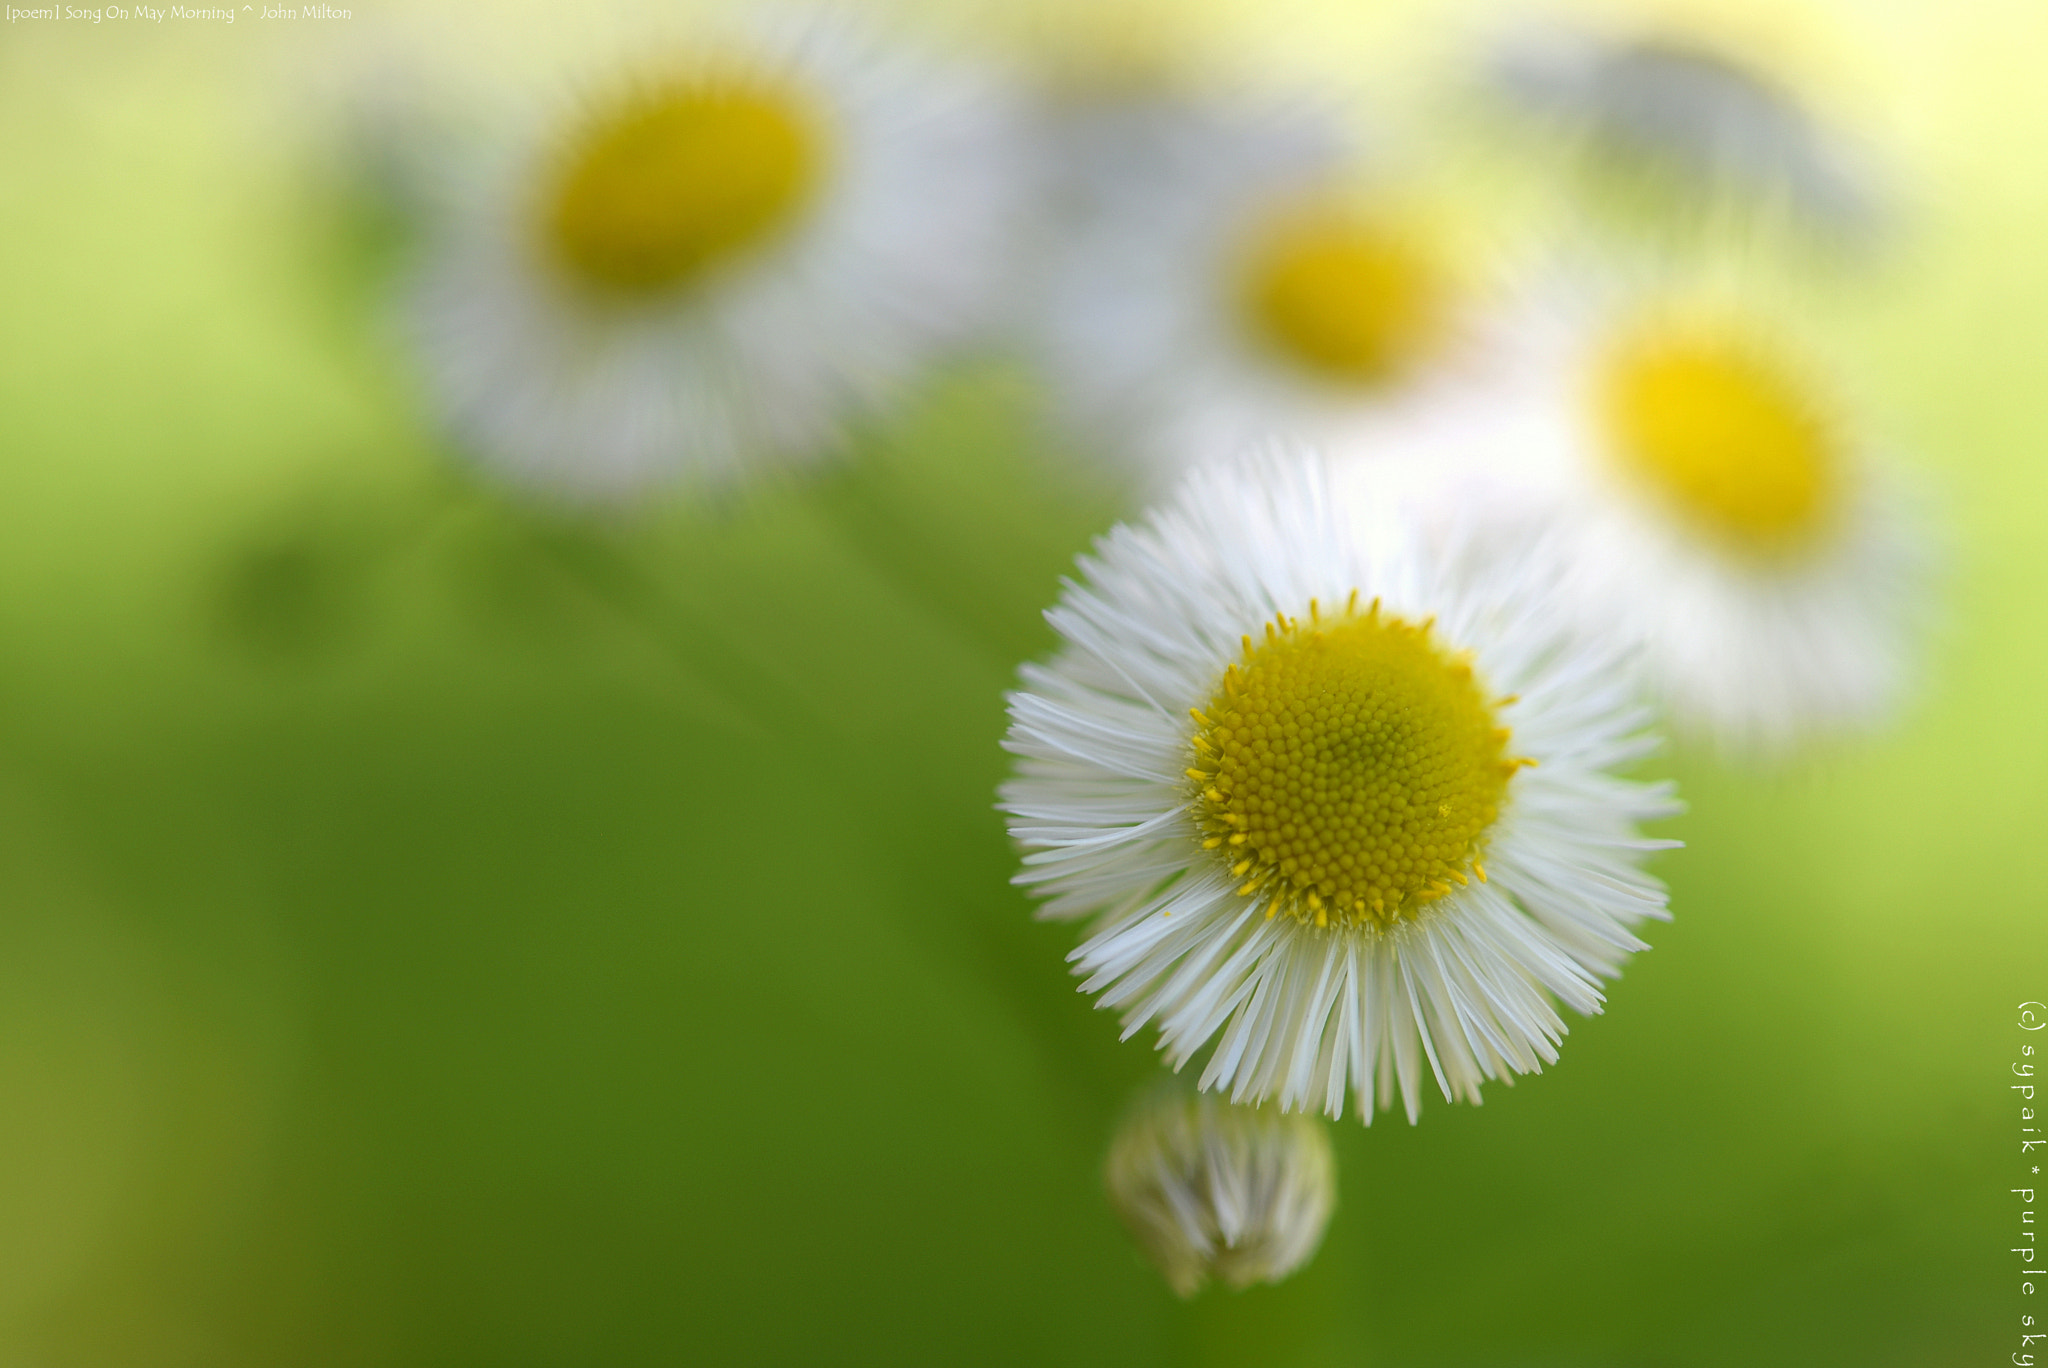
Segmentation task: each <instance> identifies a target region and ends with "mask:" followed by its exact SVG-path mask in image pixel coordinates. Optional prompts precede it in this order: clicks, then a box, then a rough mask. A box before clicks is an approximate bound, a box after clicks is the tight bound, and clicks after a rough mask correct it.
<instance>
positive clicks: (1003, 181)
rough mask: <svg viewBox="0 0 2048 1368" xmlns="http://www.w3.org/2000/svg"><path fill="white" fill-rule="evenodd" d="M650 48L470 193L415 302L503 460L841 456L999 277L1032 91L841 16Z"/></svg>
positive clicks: (460, 416) (458, 412)
mask: <svg viewBox="0 0 2048 1368" xmlns="http://www.w3.org/2000/svg"><path fill="white" fill-rule="evenodd" d="M649 48H650V50H649V51H647V52H646V53H645V54H644V55H643V56H641V57H639V58H637V59H636V60H635V61H634V62H633V63H632V64H631V65H630V66H629V67H628V68H626V69H624V70H621V71H619V72H617V73H615V74H614V75H613V76H612V77H611V78H610V79H599V80H592V81H588V82H586V83H585V88H584V91H583V98H582V99H580V100H578V101H575V102H567V101H565V102H562V103H560V104H557V105H554V106H551V107H549V108H546V109H544V110H541V111H539V113H538V114H537V115H536V116H535V117H534V118H532V119H531V120H530V123H529V126H527V127H525V128H524V129H523V130H522V132H521V133H520V134H519V135H518V136H516V137H514V138H512V139H511V140H510V141H509V144H508V145H507V146H505V147H504V148H503V149H501V153H500V155H498V156H497V157H496V158H495V159H493V160H491V161H490V162H489V163H488V164H487V165H485V166H483V167H482V169H481V170H479V171H478V172H477V174H475V175H473V176H470V177H468V178H467V179H465V180H463V181H462V182H461V183H460V184H459V185H457V186H456V187H455V189H454V191H453V193H452V194H451V201H452V202H451V204H450V205H449V209H448V213H447V215H446V221H445V223H444V224H443V225H442V231H441V233H440V240H439V242H438V244H437V245H436V247H435V249H434V251H433V252H432V254H431V258H430V260H429V261H428V262H427V263H426V265H425V268H424V269H423V271H422V272H421V274H420V278H419V280H418V281H417V288H416V290H415V292H414V299H413V309H412V316H413V323H414V332H415V334H416V337H417V342H418V346H419V351H420V354H421V356H422V359H423V361H424V367H425V371H426V379H427V382H428V385H429V389H430V391H431V398H432V400H433V401H434V403H435V404H436V405H437V407H438V408H439V410H440V412H441V415H442V417H443V418H444V420H445V421H446V423H447V425H448V426H449V428H450V429H451V430H452V431H453V433H454V434H455V435H456V437H457V438H458V439H459V440H460V442H461V443H462V445H463V446H464V448H465V449H466V450H467V451H468V452H469V453H470V454H471V455H472V456H473V457H474V458H475V459H476V460H477V461H478V462H480V463H481V464H483V465H484V466H486V467H487V468H489V469H490V470H491V471H492V472H493V473H495V474H497V475H500V476H502V477H504V478H506V479H509V480H511V481H513V482H516V483H520V484H524V485H528V486H530V487H532V488H534V489H536V490H539V491H544V492H546V493H549V494H552V495H554V496H557V497H561V498H567V499H570V500H581V501H595V502H601V501H608V500H620V499H624V498H627V497H630V496H632V495H634V494H637V493H639V492H642V491H644V490H645V489H647V488H649V487H650V486H655V485H660V484H667V483H675V482H693V483H697V484H701V485H711V484H718V483H722V482H727V481H730V480H731V479H733V478H734V477H735V476H737V475H739V474H741V473H742V472H743V471H744V470H745V469H747V468H748V467H749V466H752V465H755V464H759V463H782V464H788V463H795V462H802V461H809V460H813V459H815V458H817V457H818V456H820V455H821V454H822V453H824V452H825V451H827V450H828V449H829V448H830V447H831V446H832V444H833V439H834V438H835V436H837V435H838V433H839V432H840V430H841V428H842V426H843V425H844V424H845V423H847V422H848V421H849V420H850V419H853V418H855V417H857V416H860V415H862V414H864V413H866V412H868V411H871V410H872V409H873V408H874V407H875V406H876V405H877V404H879V403H881V402H883V401H885V400H886V399H888V398H889V397H890V396H891V395H892V394H893V393H894V392H895V391H896V390H897V389H898V387H899V386H900V384H901V382H902V381H904V380H905V379H906V377H908V376H909V375H911V374H912V373H913V372H914V371H915V370H916V369H917V368H918V367H919V366H920V365H922V364H923V363H925V362H926V361H928V360H929V359H930V358H931V356H932V354H933V352H934V350H935V348H937V347H938V346H940V345H941V344H943V343H945V342H948V341H950V340H953V339H956V338H958V337H959V336H960V335H961V334H962V332H963V331H964V330H966V329H967V328H969V327H970V326H971V325H974V324H975V323H976V322H977V321H978V320H979V319H980V316H981V311H982V310H984V309H985V308H987V307H988V306H989V305H990V303H991V302H992V297H993V294H994V292H995V290H996V287H997V285H998V283H999V281H1000V275H1001V270H1002V267H1003V264H1004V263H1003V243H1004V238H1005V232H1006V225H1007V224H1008V222H1009V221H1010V220H1011V219H1012V218H1014V216H1015V214H1014V209H1015V206H1016V204H1017V202H1018V196H1019V193H1020V170H1019V168H1020V164H1021V161H1022V159H1021V158H1020V157H1019V155H1018V146H1017V138H1016V133H1015V124H1014V119H1013V111H1012V109H1011V107H1010V105H1009V103H1008V102H1007V100H1006V99H1005V98H1004V97H1003V96H1001V95H1000V93H999V92H998V91H997V90H996V89H995V88H994V87H992V86H990V85H989V84H988V83H986V82H984V81H982V80H980V79H978V78H977V77H975V76H972V75H969V74H966V73H963V72H962V71H957V70H954V69H952V68H950V67H947V66H943V65H940V64H938V63H936V62H934V61H931V60H928V59H926V58H925V57H923V56H922V55H920V54H917V53H914V52H911V51H905V50H901V49H899V48H897V47H895V46H892V45H890V44H888V43H885V42H883V41H881V40H880V39H879V38H877V37H875V36H873V35H871V34H868V33H866V32H865V31H863V30H861V29H858V28H857V27H855V26H854V25H852V24H850V23H848V22H845V21H843V20H839V19H832V20H827V19H824V18H820V17H817V16H810V17H809V21H808V22H805V23H797V22H794V21H789V22H784V23H781V24H779V25H776V24H756V25H753V26H751V27H746V28H734V29H732V30H730V31H727V32H723V33H721V34H720V35H719V36H718V40H717V41H715V42H708V43H699V44H697V45H695V46H691V47H686V48H674V49H661V48H659V47H658V46H656V45H652V44H650V45H649Z"/></svg>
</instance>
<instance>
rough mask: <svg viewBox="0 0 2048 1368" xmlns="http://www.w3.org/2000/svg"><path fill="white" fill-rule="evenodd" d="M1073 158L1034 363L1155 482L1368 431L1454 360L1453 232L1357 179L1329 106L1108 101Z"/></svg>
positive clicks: (1035, 327) (1077, 133)
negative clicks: (1277, 447) (1295, 440)
mask: <svg viewBox="0 0 2048 1368" xmlns="http://www.w3.org/2000/svg"><path fill="white" fill-rule="evenodd" d="M1058 145H1059V150H1060V156H1059V158H1058V164H1059V165H1060V166H1061V167H1062V168H1063V169H1064V173H1065V174H1064V189H1065V196H1064V199H1065V205H1066V214H1067V216H1066V218H1065V220H1064V221H1063V223H1062V225H1061V228H1062V231H1061V234H1060V240H1059V242H1058V243H1057V245H1056V246H1055V248H1054V250H1053V251H1052V252H1051V254H1050V256H1049V259H1048V263H1047V266H1046V279H1045V285H1044V288H1043V289H1042V290H1041V291H1040V292H1039V299H1038V307H1037V309H1036V312H1035V317H1034V318H1033V320H1032V325H1031V326H1032V331H1033V338H1034V343H1035V350H1036V352H1037V354H1038V356H1039V358H1040V361H1041V363H1042V366H1043V368H1044V371H1045V373H1046V375H1047V376H1048V378H1049V379H1050V381H1051V383H1052V387H1053V391H1054V394H1055V396H1056V400H1057V402H1058V404H1059V406H1060V408H1061V409H1062V411H1063V415H1064V417H1065V418H1066V419H1067V420H1068V421H1069V422H1070V423H1071V424H1072V425H1073V426H1074V427H1075V428H1077V429H1078V430H1079V431H1080V432H1082V433H1083V434H1084V435H1086V436H1087V437H1089V438H1092V439H1094V440H1097V441H1100V442H1102V443H1103V444H1104V445H1106V446H1108V447H1109V448H1110V449H1112V450H1113V451H1115V452H1116V453H1117V454H1119V455H1120V456H1124V457H1127V458H1129V459H1130V460H1132V461H1133V463H1134V464H1135V465H1136V466H1137V468H1138V469H1139V471H1140V472H1141V483H1146V484H1149V485H1151V486H1154V487H1157V486H1162V485H1167V486H1170V484H1171V481H1172V480H1173V479H1174V478H1177V477H1178V475H1179V474H1180V473H1181V472H1182V471H1183V470H1184V469H1185V468H1187V467H1188V466H1190V465H1201V464H1206V463H1209V462H1214V461H1218V460H1223V459H1226V458H1228V457H1230V456H1232V455H1234V454H1236V453H1237V452H1239V451H1242V450H1243V449H1244V448H1245V447H1246V446H1247V445H1248V444H1249V443H1250V442H1252V441H1255V440H1257V439H1259V438H1261V437H1263V436H1265V435H1266V434H1268V433H1270V432H1274V431H1285V432H1289V433H1293V434H1296V435H1299V436H1303V437H1305V438H1308V439H1311V440H1326V439H1334V438H1335V437H1336V436H1338V435H1340V434H1342V433H1345V432H1347V431H1349V430H1351V429H1353V428H1355V427H1357V426H1358V425H1360V424H1361V423H1365V424H1369V423H1370V422H1372V421H1373V420H1374V419H1375V417H1376V416H1378V415H1379V414H1380V413H1382V412H1383V411H1384V410H1385V408H1386V407H1387V406H1388V405H1389V403H1390V402H1391V401H1393V400H1394V399H1396V398H1397V397H1399V396H1401V395H1403V394H1404V393H1406V392H1407V391H1408V390H1409V388H1410V387H1411V386H1412V385H1413V383H1414V382H1415V381H1416V380H1417V379H1418V377H1420V376H1422V375H1424V374H1426V373H1427V372H1428V371H1429V369H1430V367H1431V366H1432V365H1433V363H1435V362H1437V361H1439V360H1440V359H1442V357H1443V356H1444V354H1445V352H1446V351H1447V350H1448V343H1449V342H1450V340H1451V338H1450V334H1451V331H1452V329H1451V321H1452V309H1451V299H1452V297H1453V295H1454V293H1455V292H1454V290H1453V289H1452V286H1451V278H1452V274H1453V273H1452V270H1451V267H1450V263H1449V262H1448V261H1447V260H1446V257H1445V253H1444V252H1443V250H1442V247H1441V241H1440V238H1441V235H1440V234H1438V233H1436V232H1435V231H1434V228H1435V225H1427V224H1425V223H1424V221H1423V219H1422V216H1421V214H1420V212H1419V211H1418V210H1416V209H1415V208H1414V207H1413V206H1412V205H1410V204H1406V203H1400V202H1397V199H1396V197H1395V196H1394V195H1393V194H1392V193H1390V192H1388V191H1387V190H1386V189H1385V188H1384V187H1373V186H1363V187H1362V186H1361V185H1359V184H1358V183H1357V182H1358V179H1359V177H1358V173H1357V162H1356V159H1355V158H1354V157H1353V155H1352V154H1351V151H1350V149H1349V146H1348V141H1347V139H1346V138H1344V137H1343V136H1342V135H1341V134H1340V132H1339V131H1338V127H1337V124H1336V122H1335V120H1334V119H1333V118H1332V117H1330V116H1329V115H1328V114H1327V113H1326V112H1324V111H1319V110H1312V109H1290V110H1285V111H1280V110H1273V109H1267V108H1263V107H1254V106H1252V105H1251V104H1250V103H1248V102H1245V103H1229V102H1224V101H1207V102H1204V101H1202V100H1198V99H1193V98H1184V99H1176V98H1168V97H1164V96H1155V97H1148V98H1140V99H1132V100H1125V101H1115V100H1104V101H1099V102H1097V103H1096V104H1095V105H1094V106H1091V107H1084V108H1080V109H1077V110H1072V111H1069V113H1068V115H1067V117H1066V118H1065V119H1064V120H1063V122H1062V123H1061V126H1060V129H1059V143H1058ZM1143 477H1149V479H1147V478H1143Z"/></svg>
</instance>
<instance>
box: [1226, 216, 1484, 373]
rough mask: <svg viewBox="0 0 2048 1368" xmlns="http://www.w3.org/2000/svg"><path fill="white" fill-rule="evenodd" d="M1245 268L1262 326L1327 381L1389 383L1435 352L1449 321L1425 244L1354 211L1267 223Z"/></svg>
mask: <svg viewBox="0 0 2048 1368" xmlns="http://www.w3.org/2000/svg"><path fill="white" fill-rule="evenodd" d="M1245 268H1246V269H1245V276H1244V307H1245V309H1246V311H1247V313H1248V314H1249V316H1250V321H1251V324H1252V326H1253V328H1254V329H1255V330H1256V332H1257V333H1258V335H1259V336H1260V337H1261V338H1262V339H1263V340H1264V341H1265V342H1266V344H1267V345H1268V346H1270V347H1272V348H1273V349H1274V350H1275V351H1277V352H1278V353H1279V354H1280V355H1282V356H1284V357H1285V358H1287V359H1288V360H1289V361H1291V362H1293V363H1294V364H1295V365H1297V366H1300V367H1302V368H1303V369H1306V370H1308V371H1311V372H1313V373H1314V374H1316V375H1317V376H1319V377H1321V378H1323V379H1325V380H1331V381H1336V382H1339V383H1342V384H1348V385H1360V386H1373V385H1383V384H1386V383H1388V382H1389V381H1391V380H1393V379H1395V378H1397V377H1398V376H1399V374H1400V373H1401V372H1402V371H1403V370H1404V369H1406V368H1407V367H1408V366H1409V365H1410V364H1411V363H1412V362H1413V361H1414V360H1415V359H1416V357H1417V356H1418V355H1419V354H1421V353H1422V352H1424V351H1426V350H1427V349H1428V347H1429V346H1430V345H1431V343H1432V342H1433V341H1434V340H1435V336H1436V333H1437V331H1438V328H1439V325H1440V323H1441V322H1442V319H1441V313H1442V302H1443V300H1442V289H1441V282H1440V281H1439V279H1438V277H1437V274H1436V272H1435V270H1434V269H1433V267H1432V263H1430V262H1429V261H1428V260H1427V259H1426V258H1425V257H1424V255H1423V253H1422V251H1421V250H1420V249H1419V248H1418V247H1417V245H1416V244H1415V243H1414V242H1413V241H1412V240H1411V239H1410V238H1409V237H1407V236H1405V235H1403V234H1401V233H1399V232H1397V231H1395V230H1394V229H1392V228H1389V227H1386V226H1384V225H1377V224H1372V223H1368V222H1364V221H1361V220H1359V219H1356V218H1353V217H1351V216H1349V215H1345V214H1340V213H1334V212H1327V211H1326V212H1319V213H1309V214H1303V215H1297V216H1293V217H1289V218H1285V219H1281V220H1278V221H1276V222H1275V223H1272V224H1270V225H1268V226H1267V228H1266V231H1265V232H1264V233H1263V234H1262V235H1260V237H1259V238H1258V239H1257V240H1256V241H1255V242H1254V243H1253V244H1252V248H1251V251H1250V252H1249V254H1248V255H1247V258H1246V262H1245Z"/></svg>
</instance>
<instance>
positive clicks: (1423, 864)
mask: <svg viewBox="0 0 2048 1368" xmlns="http://www.w3.org/2000/svg"><path fill="white" fill-rule="evenodd" d="M1356 603H1357V600H1356V599H1355V598H1353V599H1352V600H1351V603H1350V605H1348V606H1347V607H1346V609H1345V611H1344V612H1343V614H1342V615H1339V616H1335V617H1332V616H1330V615H1328V614H1326V613H1324V612H1322V611H1320V610H1319V609H1312V610H1311V611H1310V613H1309V615H1308V621H1307V622H1304V621H1302V620H1301V619H1299V618H1289V617H1285V616H1282V617H1279V618H1277V619H1275V621H1274V622H1273V623H1271V624H1269V625H1268V628H1267V631H1266V633H1265V640H1264V641H1263V642H1262V643H1261V644H1260V645H1258V646H1255V647H1251V648H1250V649H1248V650H1247V652H1246V657H1245V659H1244V661H1243V662H1242V663H1241V664H1238V665H1234V666H1232V667H1230V668H1229V670H1227V671H1226V673H1225V676H1224V682H1223V683H1221V684H1219V685H1218V687H1217V689H1216V692H1215V695H1214V696H1213V697H1212V698H1211V699H1210V700H1209V702H1208V703H1207V705H1206V706H1205V707H1204V709H1203V710H1202V715H1203V716H1204V718H1205V720H1204V721H1203V723H1202V729H1201V731H1200V732H1199V733H1198V738H1199V739H1200V740H1201V741H1202V742H1204V743H1205V745H1204V747H1203V752H1204V753H1205V754H1206V755H1208V756H1210V757H1212V758H1210V759H1209V760H1207V761H1206V763H1207V764H1208V765H1209V767H1210V768H1209V770H1208V771H1207V772H1206V773H1205V776H1204V778H1203V779H1201V780H1195V781H1192V782H1191V784H1190V791H1191V793H1192V795H1193V796H1194V798H1195V815H1196V822H1197V825H1198V827H1199V828H1200V830H1201V835H1202V839H1203V845H1204V848H1206V849H1214V850H1216V851H1217V852H1218V858H1219V859H1220V860H1221V861H1222V862H1223V863H1224V864H1225V866H1226V867H1227V868H1228V869H1229V872H1230V874H1231V876H1232V877H1233V878H1236V879H1242V880H1243V881H1244V882H1243V883H1242V885H1241V886H1240V887H1239V888H1238V890H1237V891H1238V894H1239V896H1242V897H1251V896H1253V895H1254V894H1256V893H1259V892H1261V891H1264V892H1265V893H1266V894H1267V903H1266V908H1265V911H1266V915H1267V916H1268V917H1271V916H1274V915H1275V914H1277V913H1285V914H1286V915H1288V916H1290V917H1293V918H1294V919H1295V920H1296V921H1298V922H1301V923H1303V924H1304V925H1314V926H1327V925H1328V924H1330V923H1331V922H1332V921H1335V922H1336V923H1338V924H1339V925H1343V926H1357V925H1362V924H1369V925H1374V926H1378V927H1382V928H1384V927H1388V926H1391V925H1393V924H1394V923H1396V922H1399V921H1403V920H1412V919H1413V918H1415V917H1416V916H1417V915H1419V914H1420V912H1421V910H1422V907H1423V905H1424V904H1426V903H1428V902H1430V901H1431V900H1433V899H1436V898H1441V897H1444V896H1446V895H1447V894H1449V893H1450V892H1451V889H1452V884H1453V883H1456V884H1458V885H1460V886H1463V885H1464V884H1465V883H1466V882H1467V880H1466V875H1465V872H1466V870H1468V869H1470V870H1472V871H1473V872H1474V873H1478V874H1479V877H1480V878H1482V879H1483V878H1484V877H1485V875H1484V874H1483V873H1481V872H1480V871H1479V870H1478V857H1479V855H1480V852H1481V849H1482V847H1483V845H1484V843H1485V839H1486V834H1487V831H1488V830H1489V829H1490V828H1491V827H1492V825H1493V822H1494V819H1495V818H1496V817H1497V816H1498V815H1499V813H1500V807H1501V804H1502V802H1503V801H1504V799H1505V797H1506V794H1507V786H1508V781H1509V780H1510V779H1511V778H1512V777H1513V775H1514V774H1515V772H1516V771H1517V770H1518V769H1519V768H1520V765H1519V764H1517V763H1516V762H1514V761H1513V760H1511V759H1509V758H1508V757H1507V755H1506V747H1507V741H1508V732H1507V730H1506V729H1505V728H1503V727H1501V726H1499V725H1498V723H1497V719H1496V716H1495V709H1494V705H1492V704H1489V703H1488V702H1487V700H1486V696H1485V694H1484V693H1483V692H1482V691H1481V689H1480V686H1479V684H1478V682H1477V681H1476V680H1475V679H1474V678H1473V675H1472V671H1471V668H1470V666H1469V664H1468V663H1467V662H1465V661H1464V660H1461V659H1460V658H1458V657H1457V656H1455V655H1453V654H1451V653H1450V652H1449V651H1447V650H1445V649H1444V648H1443V647H1441V646H1439V645H1438V644H1437V643H1435V642H1434V641H1432V640H1431V639H1430V634H1429V631H1430V629H1429V626H1428V624H1422V625H1419V626H1418V625H1414V624H1411V623H1408V622H1405V621H1403V620H1402V619H1400V618H1397V617H1393V616H1391V615H1387V614H1384V613H1382V612H1381V611H1380V606H1379V604H1378V602H1377V601H1375V602H1374V603H1373V604H1372V605H1371V606H1370V607H1369V608H1367V609H1366V610H1365V611H1364V612H1362V613H1361V612H1359V611H1358V610H1357V607H1356ZM1231 685H1234V690H1233V688H1232V687H1226V686H1231ZM1211 775H1213V778H1210V777H1209V776H1211ZM1218 837H1221V838H1223V839H1224V841H1225V842H1226V844H1225V845H1223V846H1220V847H1219V846H1217V845H1215V844H1214V842H1215V841H1216V838H1218ZM1240 840H1241V841H1242V842H1243V844H1242V845H1239V844H1237V843H1238V842H1239V841H1240ZM1247 876H1249V877H1247Z"/></svg>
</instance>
